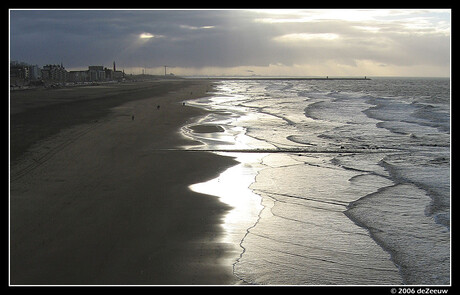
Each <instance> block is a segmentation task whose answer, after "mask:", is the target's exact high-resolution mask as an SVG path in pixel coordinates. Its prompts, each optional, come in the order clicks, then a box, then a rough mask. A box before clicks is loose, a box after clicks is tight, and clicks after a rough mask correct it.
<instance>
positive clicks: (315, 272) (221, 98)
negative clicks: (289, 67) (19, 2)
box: [183, 78, 451, 285]
mask: <svg viewBox="0 0 460 295" xmlns="http://www.w3.org/2000/svg"><path fill="white" fill-rule="evenodd" d="M215 89H216V90H215V92H214V93H212V96H209V97H206V98H201V99H198V100H195V101H193V102H192V104H193V105H194V106H197V107H202V108H206V109H208V110H210V111H211V112H210V113H209V114H208V115H207V116H205V117H203V118H200V119H199V120H198V121H196V122H193V123H192V124H190V125H189V127H190V126H191V125H200V124H212V125H219V126H221V127H222V129H219V130H220V131H222V132H210V133H203V132H202V133H196V132H193V130H192V129H191V128H188V127H187V126H185V127H184V128H183V133H184V134H185V135H186V136H189V137H192V138H194V139H195V140H198V141H200V142H201V143H202V144H201V145H196V146H189V147H184V148H187V149H201V150H210V151H212V152H218V153H219V154H222V155H227V156H232V157H235V158H236V159H237V160H238V161H239V162H240V164H239V165H236V166H235V167H232V168H230V169H229V170H227V171H226V172H224V173H222V174H221V175H219V177H217V178H216V179H213V180H211V181H209V182H206V183H200V184H195V185H193V186H192V187H191V188H192V189H193V190H196V191H199V192H202V193H207V194H212V195H216V196H219V197H220V198H221V200H222V201H223V202H226V203H228V204H230V205H231V206H232V207H233V208H234V210H231V212H230V213H229V214H228V215H227V216H226V217H225V221H224V228H225V230H226V232H227V235H226V237H227V238H226V239H227V240H226V242H228V243H232V244H233V245H235V247H236V248H238V249H239V250H238V251H239V255H238V256H236V257H235V258H234V259H233V261H232V264H233V272H234V275H235V276H237V277H238V278H239V279H241V280H242V281H243V282H245V283H248V284H270V285H302V284H308V285H331V284H337V285H395V284H413V285H421V284H422V285H439V284H441V285H443V284H450V251H451V250H450V80H449V79H429V78H423V79H422V78H418V79H415V78H413V79H409V78H374V79H372V80H362V81H359V80H331V81H327V80H326V81H325V80H225V81H220V82H218V83H216V87H215ZM187 103H190V102H187Z"/></svg>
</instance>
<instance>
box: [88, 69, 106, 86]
mask: <svg viewBox="0 0 460 295" xmlns="http://www.w3.org/2000/svg"><path fill="white" fill-rule="evenodd" d="M88 76H89V80H90V81H91V82H95V81H105V70H104V67H103V66H89V67H88Z"/></svg>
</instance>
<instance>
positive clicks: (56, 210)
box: [10, 80, 237, 285]
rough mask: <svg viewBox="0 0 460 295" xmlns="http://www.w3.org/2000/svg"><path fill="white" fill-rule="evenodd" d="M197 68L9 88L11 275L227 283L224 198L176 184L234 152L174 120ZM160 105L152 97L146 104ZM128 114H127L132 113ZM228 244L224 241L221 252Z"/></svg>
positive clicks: (212, 173)
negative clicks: (198, 143)
mask: <svg viewBox="0 0 460 295" xmlns="http://www.w3.org/2000/svg"><path fill="white" fill-rule="evenodd" d="M207 89H210V82H208V81H205V80H185V81H184V80H177V81H153V82H143V83H140V82H138V83H131V84H124V85H123V84H114V85H108V86H107V85H104V87H99V88H98V87H88V88H73V89H53V90H32V91H23V92H22V93H12V94H11V98H10V99H11V121H10V122H11V131H10V132H11V133H10V137H11V165H10V284H11V285H182V284H185V285H219V284H235V283H237V280H236V278H235V277H234V276H233V274H232V266H231V263H229V261H228V259H229V257H233V256H234V255H235V253H234V250H232V249H234V248H233V247H230V246H229V245H228V244H225V243H223V242H221V237H222V235H223V231H222V227H221V224H222V218H223V216H224V214H225V213H226V212H228V210H229V209H230V208H229V207H228V206H227V205H225V204H223V203H221V202H219V201H218V199H217V198H216V197H214V196H207V195H202V194H198V193H195V192H192V191H191V190H190V189H189V188H188V186H189V185H191V184H193V183H198V182H203V181H206V180H209V179H212V178H214V177H216V176H217V175H218V173H220V172H222V171H224V170H225V169H226V168H228V167H230V166H232V165H235V164H236V162H235V161H234V160H233V159H231V158H229V157H222V156H218V155H216V154H212V153H207V152H196V153H187V152H180V151H167V149H174V148H177V147H180V146H181V145H185V144H187V143H190V142H189V140H188V139H186V138H185V137H183V136H181V135H180V132H179V130H180V128H181V126H183V125H184V124H186V123H190V122H193V121H192V120H193V118H196V117H197V116H200V115H203V114H204V111H203V110H199V109H196V108H192V107H189V106H187V105H185V106H184V105H182V101H184V100H186V99H190V98H193V97H200V96H204V95H206V90H207ZM158 105H159V106H160V109H157V106H158ZM133 116H134V117H133ZM232 251H233V252H232Z"/></svg>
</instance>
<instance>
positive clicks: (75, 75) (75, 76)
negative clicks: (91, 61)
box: [67, 70, 89, 82]
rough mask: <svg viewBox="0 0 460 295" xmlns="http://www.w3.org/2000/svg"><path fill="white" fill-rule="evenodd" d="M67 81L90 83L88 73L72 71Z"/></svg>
mask: <svg viewBox="0 0 460 295" xmlns="http://www.w3.org/2000/svg"><path fill="white" fill-rule="evenodd" d="M67 80H68V81H69V82H87V81H89V76H88V71H87V70H86V71H70V72H69V75H68V78H67Z"/></svg>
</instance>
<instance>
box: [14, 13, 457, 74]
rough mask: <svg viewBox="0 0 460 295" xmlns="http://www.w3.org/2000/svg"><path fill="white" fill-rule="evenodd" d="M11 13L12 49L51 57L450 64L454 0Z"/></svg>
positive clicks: (223, 63)
mask: <svg viewBox="0 0 460 295" xmlns="http://www.w3.org/2000/svg"><path fill="white" fill-rule="evenodd" d="M10 17H11V18H10V35H11V43H10V52H11V58H12V59H18V60H24V61H26V62H31V63H38V64H42V65H43V64H46V63H59V62H60V61H63V62H64V64H65V65H66V66H67V67H82V66H83V67H84V66H87V65H89V64H110V63H111V62H112V61H113V60H117V64H120V65H124V66H125V67H155V66H160V65H163V64H170V65H175V66H177V67H178V68H184V69H185V68H188V69H192V68H195V69H200V68H201V69H204V68H207V69H210V68H213V69H216V68H229V69H230V68H232V69H241V70H242V71H243V72H245V71H246V70H247V69H248V67H257V73H261V72H262V68H264V67H266V68H267V71H268V67H270V66H271V69H275V67H273V66H272V65H284V66H285V67H289V66H290V67H293V68H292V70H293V71H295V69H294V67H295V66H299V65H315V67H317V69H318V67H319V66H320V65H321V64H324V65H326V64H327V65H328V69H332V68H333V66H332V65H333V64H337V65H346V67H347V68H348V67H360V66H363V65H366V66H368V67H369V66H370V65H371V64H372V65H376V68H377V65H379V64H385V65H386V67H385V69H389V70H390V69H391V68H392V67H394V68H395V69H396V67H397V68H398V69H400V67H401V66H407V67H414V66H418V67H423V68H426V67H429V66H433V67H436V69H439V68H440V67H441V68H444V69H445V71H446V72H447V73H448V72H449V64H450V11H448V10H447V11H446V10H380V9H379V10H285V9H281V10H262V11H260V10H113V11H111V10H52V11H48V10H12V11H11V12H10ZM379 68H382V67H379ZM276 69H279V67H276ZM177 70H179V69H177ZM250 70H253V69H252V68H251V69H250ZM246 73H248V72H246ZM331 74H333V73H331Z"/></svg>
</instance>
